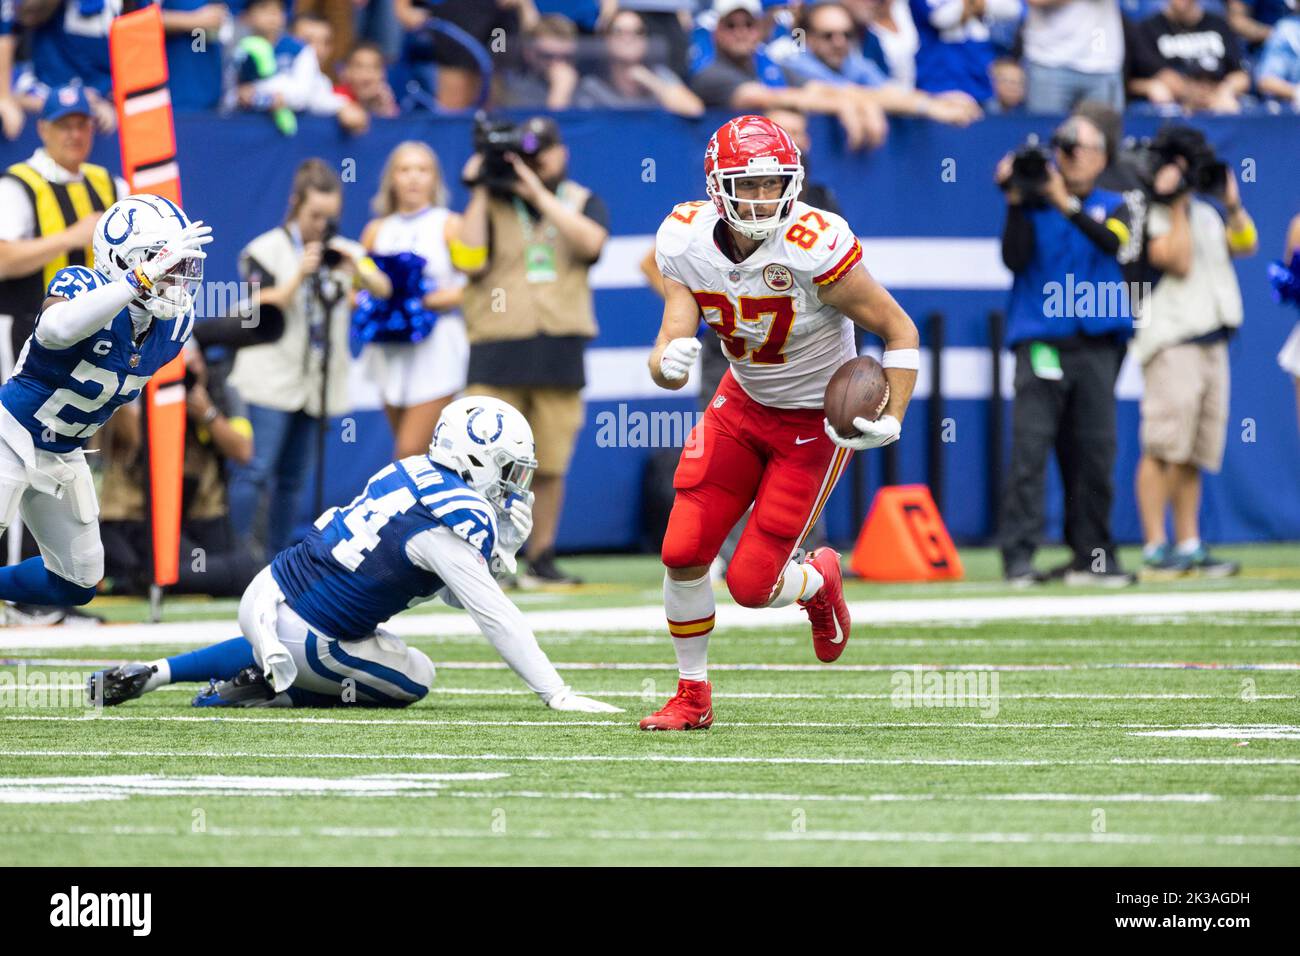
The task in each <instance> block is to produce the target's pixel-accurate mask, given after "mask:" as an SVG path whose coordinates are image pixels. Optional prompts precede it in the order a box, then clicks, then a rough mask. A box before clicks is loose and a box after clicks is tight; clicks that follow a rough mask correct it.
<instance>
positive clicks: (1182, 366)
mask: <svg viewBox="0 0 1300 956" xmlns="http://www.w3.org/2000/svg"><path fill="white" fill-rule="evenodd" d="M1142 376H1143V380H1144V385H1143V391H1142V430H1141V437H1142V451H1144V452H1145V453H1146V454H1148V455H1150V456H1151V457H1153V458H1158V459H1160V460H1161V461H1167V462H1173V463H1174V464H1179V465H1196V466H1197V467H1198V468H1203V469H1205V470H1206V471H1209V472H1217V471H1218V470H1219V468H1220V466H1221V465H1222V464H1223V446H1224V443H1225V441H1226V439H1227V431H1228V343H1226V342H1215V343H1214V344H1213V345H1173V346H1170V347H1169V348H1167V349H1164V350H1163V351H1161V352H1157V353H1156V356H1155V357H1154V358H1153V359H1151V361H1150V362H1148V363H1147V364H1146V365H1145V366H1144V367H1143V369H1142Z"/></svg>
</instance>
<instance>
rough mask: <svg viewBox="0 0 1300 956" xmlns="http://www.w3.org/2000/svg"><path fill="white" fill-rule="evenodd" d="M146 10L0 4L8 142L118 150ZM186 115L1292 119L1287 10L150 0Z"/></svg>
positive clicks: (1292, 9)
mask: <svg viewBox="0 0 1300 956" xmlns="http://www.w3.org/2000/svg"><path fill="white" fill-rule="evenodd" d="M142 2H143V0H0V131H3V133H4V134H5V135H6V136H7V137H9V138H13V137H14V136H16V135H17V134H18V132H19V131H20V130H21V129H22V126H23V125H24V117H25V116H26V115H29V114H34V113H36V112H38V111H39V110H40V108H41V105H42V103H43V102H44V99H45V97H46V96H47V95H48V92H49V90H50V89H51V88H55V87H59V86H64V85H67V84H69V83H73V84H78V83H79V84H81V85H83V86H84V87H85V88H86V90H87V92H88V94H89V97H90V101H91V104H92V108H94V109H95V117H94V118H95V120H96V123H97V125H98V126H99V127H100V129H102V130H109V129H111V128H112V126H113V123H114V121H115V120H114V114H113V110H112V108H111V104H110V103H109V102H108V96H109V93H110V85H111V79H110V77H111V74H110V68H109V55H108V29H109V24H110V23H111V22H112V20H113V18H114V17H115V16H117V15H119V14H121V13H122V12H124V5H125V8H126V9H127V10H129V9H132V8H133V7H134V6H138V5H141V3H142ZM159 5H160V7H161V10H162V18H163V24H164V29H165V30H166V34H167V41H166V48H167V57H168V64H169V70H170V87H171V97H172V104H173V106H174V108H175V109H176V110H177V111H195V110H219V111H222V112H232V111H255V112H261V113H264V114H266V115H267V117H268V118H269V119H270V120H271V121H272V122H274V124H275V125H276V127H277V128H279V129H280V131H281V132H283V133H285V134H286V135H289V134H292V133H293V132H294V131H295V130H296V128H297V116H298V115H299V114H303V113H308V114H316V115H325V116H333V117H336V118H337V120H338V122H339V124H340V126H341V127H342V128H343V129H344V130H345V131H347V132H349V133H352V134H358V133H362V132H364V131H365V130H366V129H367V127H368V126H369V123H370V120H371V118H372V117H392V116H396V115H399V114H402V113H406V112H414V111H420V110H425V111H440V110H464V109H470V108H476V107H481V106H486V107H489V108H491V107H498V106H499V107H521V108H524V109H530V110H532V109H551V110H558V109H570V108H576V109H591V108H601V109H609V108H615V109H663V110H668V111H670V112H672V113H676V114H679V115H682V116H697V115H699V114H700V113H701V112H703V110H705V109H706V108H713V107H720V108H730V109H735V110H748V111H760V110H766V109H781V108H784V109H797V110H800V111H803V112H812V113H826V114H831V115H834V116H836V117H837V118H838V119H839V121H840V122H841V123H842V125H843V127H844V129H845V132H846V135H847V137H848V139H849V141H850V142H851V143H853V144H854V145H871V144H874V143H876V142H879V141H880V140H881V139H882V138H883V136H884V135H885V132H886V129H887V125H888V117H890V116H897V115H905V116H924V117H928V118H931V119H934V120H936V121H938V122H942V123H950V124H956V125H965V124H968V123H970V122H972V121H973V120H976V119H978V118H979V117H980V116H981V115H983V114H984V113H1014V112H1029V113H1064V112H1068V111H1069V110H1070V109H1072V108H1073V107H1074V106H1075V105H1076V104H1078V103H1079V102H1081V101H1082V100H1085V99H1088V100H1094V101H1101V102H1104V103H1108V104H1111V105H1113V106H1115V107H1117V108H1122V107H1124V106H1125V105H1135V104H1147V107H1148V108H1152V109H1155V110H1157V111H1159V112H1162V113H1169V114H1188V113H1194V112H1202V111H1205V112H1216V113H1235V112H1239V111H1241V110H1242V109H1265V110H1270V111H1276V112H1281V111H1288V112H1289V111H1295V110H1300V0H1226V3H1225V0H832V2H817V0H789V2H787V0H226V2H209V0H161V2H160V4H159Z"/></svg>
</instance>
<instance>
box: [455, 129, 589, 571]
mask: <svg viewBox="0 0 1300 956" xmlns="http://www.w3.org/2000/svg"><path fill="white" fill-rule="evenodd" d="M474 148H475V152H474V155H473V156H471V157H470V159H469V162H467V163H466V164H465V168H464V171H463V173H462V177H463V179H464V181H465V184H466V185H467V186H469V188H470V200H469V205H468V206H467V207H466V208H465V212H464V214H463V215H462V217H461V221H460V226H459V230H458V232H457V233H456V234H454V235H453V237H452V242H451V257H452V258H451V261H452V264H453V265H454V266H456V268H458V269H460V270H461V271H462V272H464V273H465V274H466V275H467V276H468V277H469V284H468V285H467V286H466V287H465V298H464V303H463V306H462V311H463V312H464V315H465V325H466V331H467V332H468V335H469V343H470V348H469V374H468V381H469V385H468V386H467V387H466V391H467V392H468V393H470V394H474V395H491V396H494V397H496V398H500V399H503V400H504V401H506V402H509V403H510V404H511V405H513V406H514V407H515V408H517V409H519V410H520V411H521V412H523V414H524V417H525V418H527V419H528V424H529V425H531V426H532V429H533V435H534V436H535V437H536V441H537V461H538V466H537V474H536V477H535V478H534V479H533V491H534V493H535V494H536V496H537V497H536V502H535V503H534V505H533V532H532V537H531V538H529V541H528V549H527V558H528V574H527V575H526V576H525V582H526V583H533V582H536V581H541V582H571V581H574V580H575V579H574V578H573V577H571V576H570V575H567V574H565V573H564V572H563V571H561V570H560V569H559V568H558V567H557V566H556V564H555V557H554V544H555V531H556V526H557V524H558V522H559V517H560V505H561V503H562V501H563V498H564V477H565V474H566V473H567V472H568V469H569V460H570V458H571V457H572V456H573V448H574V444H575V442H576V440H577V436H578V431H579V430H580V429H581V428H582V424H583V421H584V418H585V415H584V412H583V407H582V396H581V391H582V388H583V386H584V385H585V384H586V379H585V376H584V372H583V353H584V351H585V349H586V344H587V341H588V340H589V339H591V338H593V337H594V336H595V335H596V316H595V311H594V308H593V306H592V297H591V286H590V284H589V283H588V280H587V272H588V270H589V269H590V268H591V267H592V265H593V264H595V262H596V260H597V259H598V258H599V257H600V252H601V249H602V248H604V245H605V240H606V238H608V236H609V229H608V220H609V214H608V212H607V211H606V208H605V203H604V201H603V200H601V199H600V197H599V196H597V195H596V194H595V193H593V192H592V191H591V190H590V189H588V188H587V187H585V186H581V185H579V184H578V183H576V182H574V181H573V180H571V179H569V178H568V176H567V169H568V164H569V153H568V150H567V149H566V148H565V147H564V144H563V143H562V142H561V140H560V131H559V128H558V127H557V126H556V125H555V121H554V120H552V119H550V118H547V117H542V116H538V117H533V118H532V119H529V120H527V121H525V122H524V123H523V124H522V125H521V126H517V127H516V126H514V125H512V124H509V123H496V122H492V121H489V120H486V119H484V118H480V120H479V122H478V125H477V127H476V129H475V137H474Z"/></svg>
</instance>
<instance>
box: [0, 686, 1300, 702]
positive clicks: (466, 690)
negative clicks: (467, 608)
mask: <svg viewBox="0 0 1300 956" xmlns="http://www.w3.org/2000/svg"><path fill="white" fill-rule="evenodd" d="M85 686H86V685H85V684H13V685H10V686H8V687H5V688H2V690H5V691H9V690H12V691H47V692H48V691H60V690H81V689H83V688H84V687H85ZM198 686H200V685H198V684H168V685H166V686H165V687H158V688H155V689H154V690H153V691H151V692H150V693H154V694H159V693H174V694H193V693H194V688H195V687H198ZM430 693H433V694H446V695H448V696H452V697H532V696H534V695H533V692H532V691H531V690H528V689H526V688H522V687H437V686H435V687H433V688H431V690H430ZM574 693H577V694H583V695H584V696H587V697H629V698H631V697H636V698H640V699H641V700H642V701H644V702H645V703H646V704H657V703H659V697H658V696H649V697H647V696H646V694H645V691H640V690H592V689H590V688H582V689H575V690H574ZM1297 697H1300V695H1297V694H1256V695H1255V696H1254V697H1253V698H1251V699H1252V700H1296V699H1297ZM713 699H714V700H888V701H893V700H897V699H898V695H896V694H865V693H863V694H850V693H845V694H836V693H824V694H815V693H808V694H804V693H778V692H772V693H767V692H763V691H753V692H749V693H745V692H737V693H727V692H726V691H717V690H715V691H714V692H713ZM907 699H909V700H911V699H914V698H912V697H908V698H907ZM915 699H921V700H923V699H924V695H919V697H917V698H915ZM998 700H1079V701H1111V700H1130V701H1133V700H1144V701H1158V700H1219V701H1225V702H1229V701H1231V702H1234V703H1241V702H1242V698H1241V695H1240V694H1050V693H1043V694H1008V693H1005V692H999V693H998Z"/></svg>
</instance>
